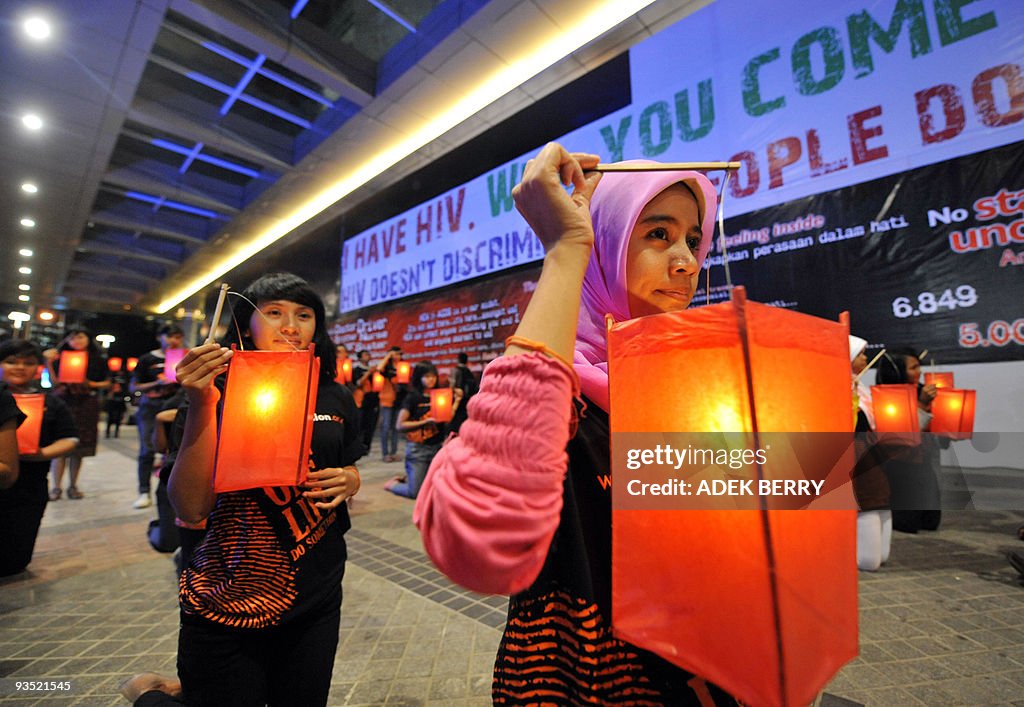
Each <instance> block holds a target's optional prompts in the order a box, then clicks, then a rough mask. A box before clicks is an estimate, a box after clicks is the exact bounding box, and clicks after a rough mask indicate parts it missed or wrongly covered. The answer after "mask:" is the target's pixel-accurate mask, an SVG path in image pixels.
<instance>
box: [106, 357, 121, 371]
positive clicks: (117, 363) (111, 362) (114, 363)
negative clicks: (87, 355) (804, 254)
mask: <svg viewBox="0 0 1024 707" xmlns="http://www.w3.org/2000/svg"><path fill="white" fill-rule="evenodd" d="M122 363H123V361H122V360H121V358H120V357H119V356H111V357H110V358H109V359H107V368H108V369H110V372H111V373H117V372H118V371H120V370H121V364H122Z"/></svg>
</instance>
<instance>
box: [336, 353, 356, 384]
mask: <svg viewBox="0 0 1024 707" xmlns="http://www.w3.org/2000/svg"><path fill="white" fill-rule="evenodd" d="M335 380H337V381H338V382H339V383H351V382H352V359H350V358H348V357H346V358H340V359H338V377H337V378H336V379H335Z"/></svg>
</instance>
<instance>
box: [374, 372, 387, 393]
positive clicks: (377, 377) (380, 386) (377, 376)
mask: <svg viewBox="0 0 1024 707" xmlns="http://www.w3.org/2000/svg"><path fill="white" fill-rule="evenodd" d="M385 380H387V379H386V378H384V374H383V373H381V372H380V371H374V372H373V392H374V393H379V392H381V391H382V390H384V381H385Z"/></svg>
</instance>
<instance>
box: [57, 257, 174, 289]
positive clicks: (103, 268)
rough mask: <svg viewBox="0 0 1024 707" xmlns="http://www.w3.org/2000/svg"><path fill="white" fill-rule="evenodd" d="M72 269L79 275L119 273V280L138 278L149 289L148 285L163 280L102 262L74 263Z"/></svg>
mask: <svg viewBox="0 0 1024 707" xmlns="http://www.w3.org/2000/svg"><path fill="white" fill-rule="evenodd" d="M70 271H71V272H72V273H75V274H78V275H93V274H96V273H103V272H109V273H114V274H115V275H117V279H118V280H136V281H138V282H142V283H145V284H146V285H147V289H149V287H148V286H150V285H156V284H158V283H159V282H160V281H161V279H160V278H159V277H150V276H149V275H140V274H139V273H137V272H126V271H125V269H124V268H119V267H116V266H113V265H103V264H101V263H96V262H92V263H88V264H86V263H81V262H77V263H72V264H71V270H70ZM79 282H89V280H88V279H86V280H79Z"/></svg>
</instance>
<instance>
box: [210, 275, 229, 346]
mask: <svg viewBox="0 0 1024 707" xmlns="http://www.w3.org/2000/svg"><path fill="white" fill-rule="evenodd" d="M227 296H228V283H226V282H225V283H222V284H221V286H220V296H218V297H217V306H216V308H214V310H213V320H211V321H210V335H209V336H207V337H206V343H207V344H212V343H213V334H214V332H215V331H216V330H217V322H218V321H220V312H221V310H222V309H224V299H225V298H226V297H227Z"/></svg>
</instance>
